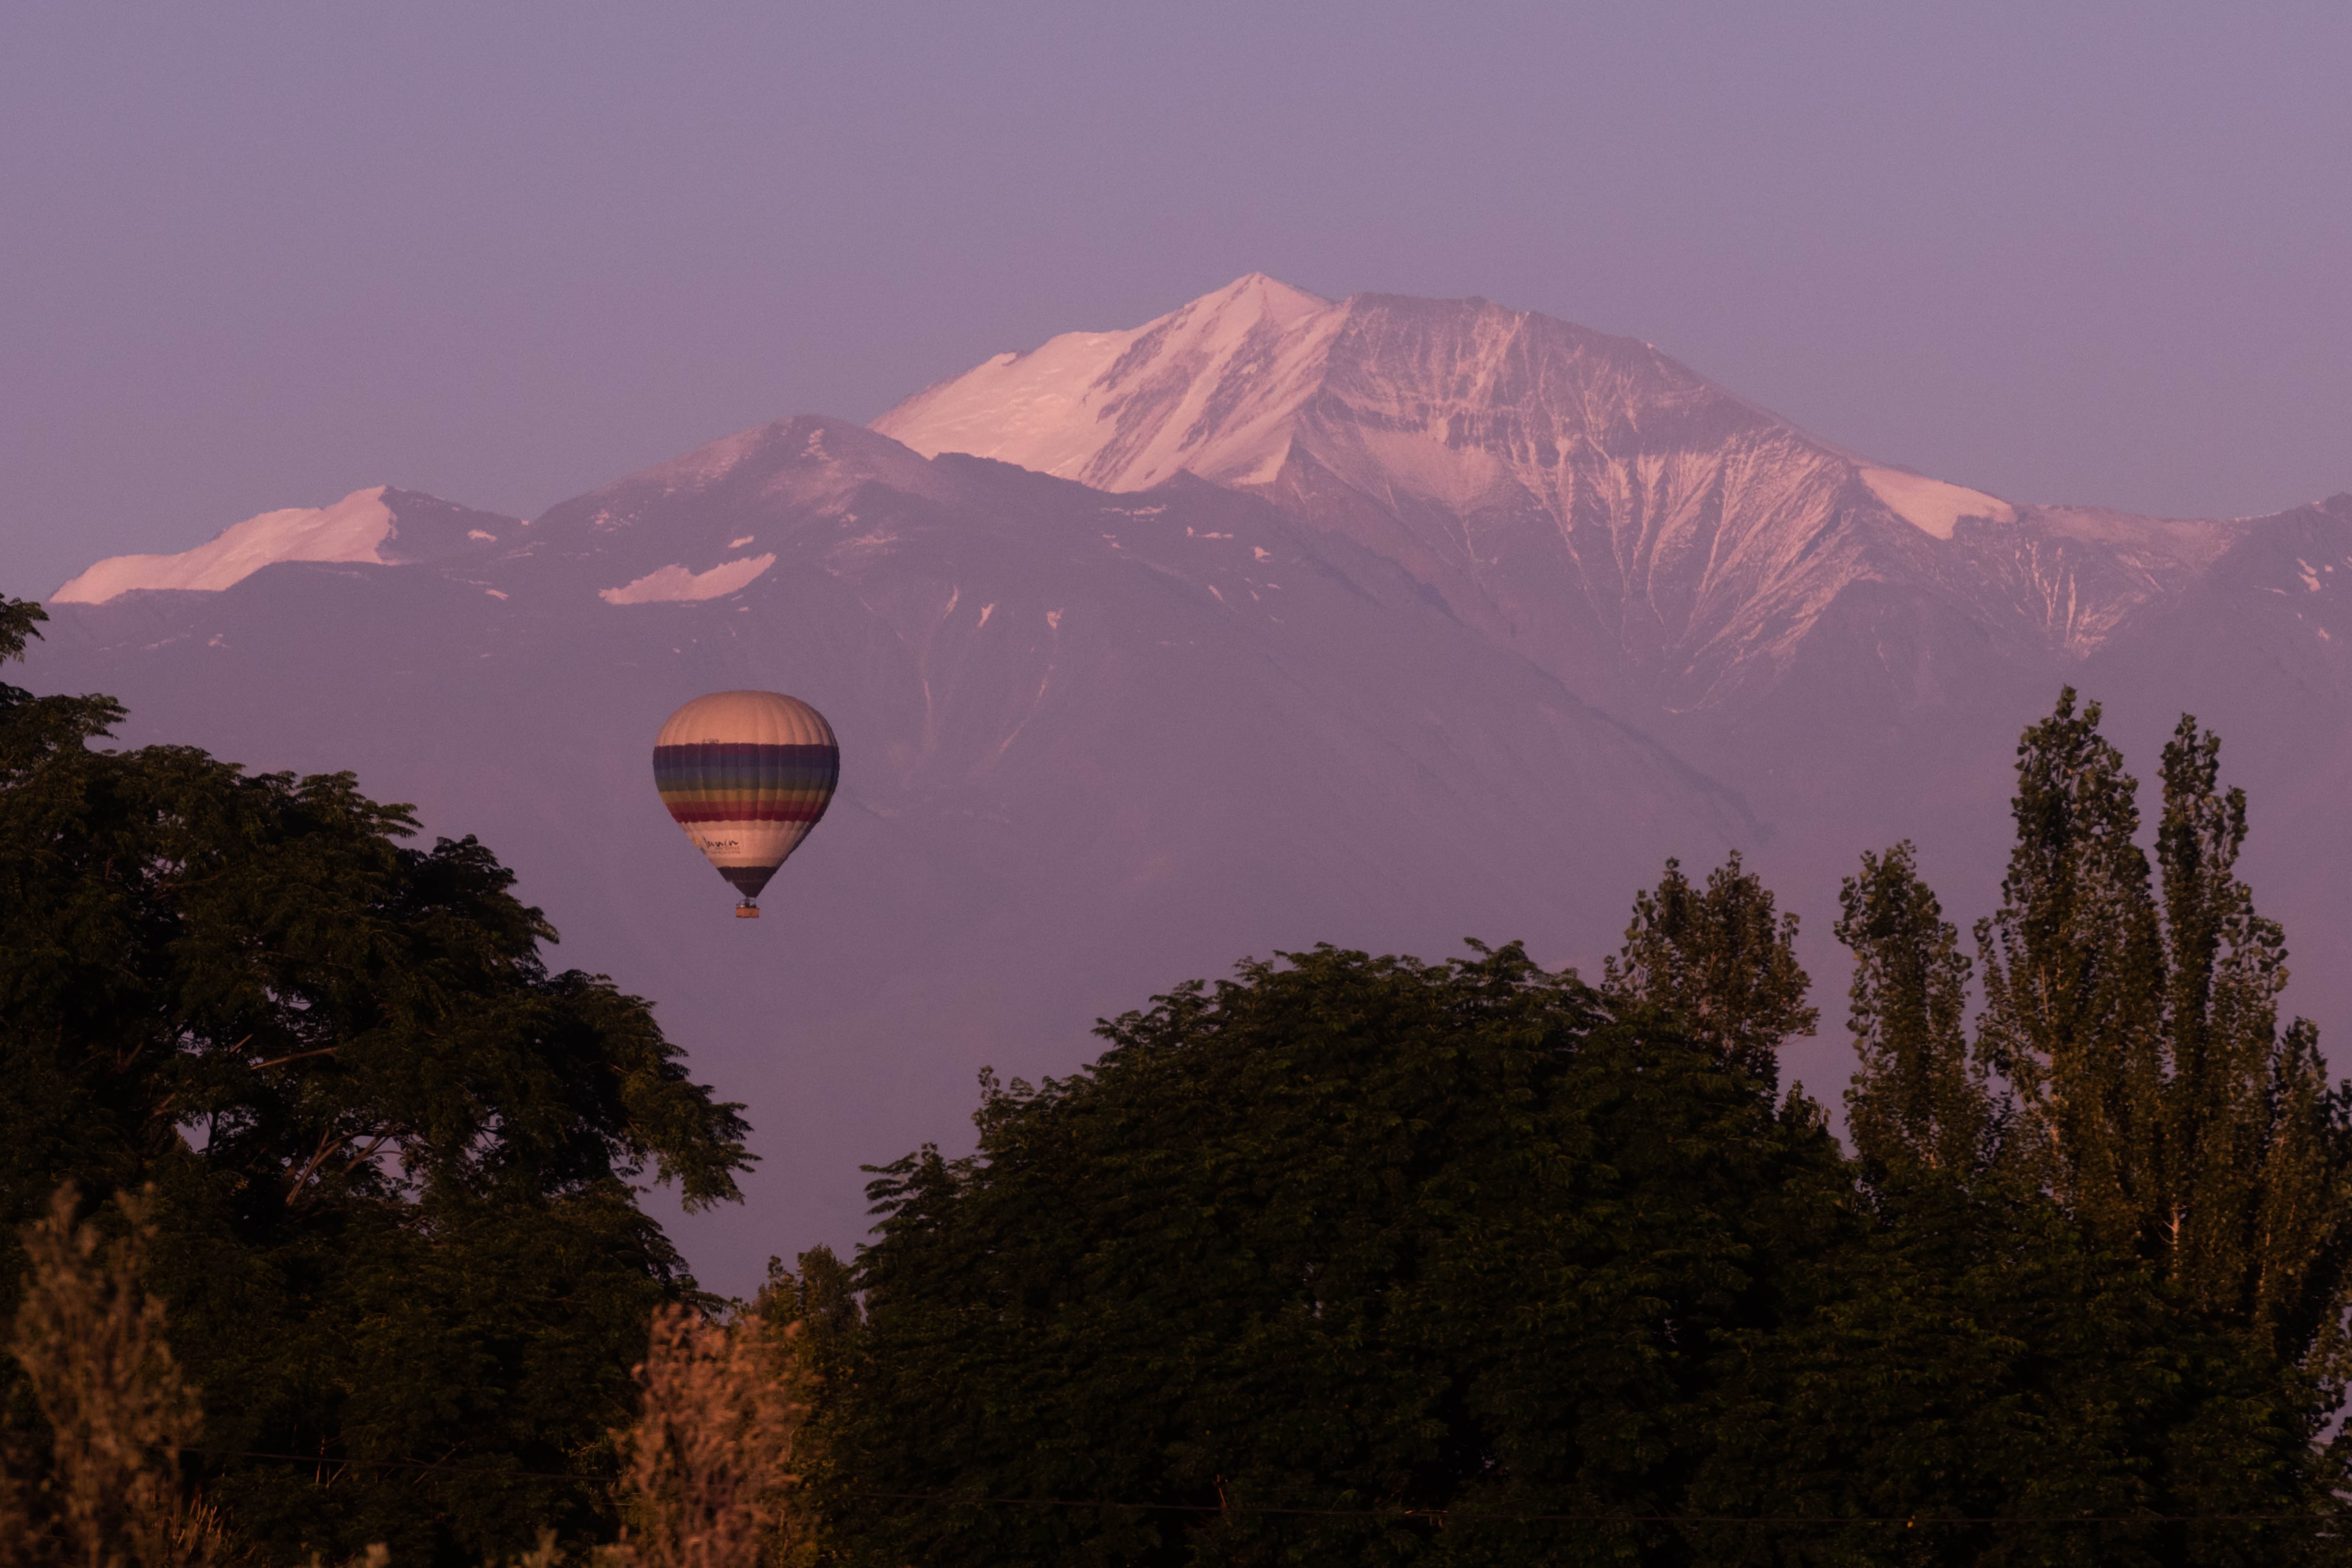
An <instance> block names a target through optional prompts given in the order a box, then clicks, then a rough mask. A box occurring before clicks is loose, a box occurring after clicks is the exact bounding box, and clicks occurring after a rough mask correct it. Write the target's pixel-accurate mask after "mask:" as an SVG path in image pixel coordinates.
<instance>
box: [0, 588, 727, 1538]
mask: <svg viewBox="0 0 2352 1568" xmlns="http://www.w3.org/2000/svg"><path fill="white" fill-rule="evenodd" d="M40 618H41V615H40V611H39V610H38V608H37V606H33V605H23V604H7V605H0V656H15V655H18V654H21V652H22V650H23V648H24V647H25V644H26V638H27V637H32V636H37V635H38V628H37V624H36V623H37V621H38V620H39V619H40ZM120 715H121V710H120V708H119V707H117V706H116V705H115V704H113V703H112V702H110V701H109V700H106V699H102V698H78V699H61V698H38V699H37V698H33V697H31V696H29V695H28V694H27V693H26V692H24V691H22V690H20V689H16V688H14V687H7V688H5V689H0V1081H5V1084H6V1085H7V1089H8V1092H7V1093H6V1094H5V1096H0V1202H5V1205H7V1212H8V1214H9V1215H10V1216H11V1217H12V1219H13V1221H14V1222H15V1223H13V1224H11V1225H9V1226H6V1227H5V1230H6V1231H7V1233H8V1234H9V1235H10V1237H13V1234H14V1231H15V1229H16V1225H20V1224H22V1223H24V1222H26V1221H28V1220H31V1219H33V1218H34V1217H36V1216H37V1215H39V1214H40V1213H42V1212H43V1210H44V1208H45V1206H46V1205H47V1201H48V1199H49V1196H50V1194H52V1193H53V1192H54V1191H55V1190H56V1189H57V1188H58V1185H59V1184H61V1183H64V1182H67V1181H71V1182H73V1183H74V1184H77V1185H78V1186H79V1189H80V1190H81V1191H83V1192H85V1193H88V1194H92V1195H93V1198H94V1199H95V1198H100V1197H103V1196H104V1195H105V1194H110V1193H115V1192H126V1191H136V1190H138V1189H140V1188H142V1187H143V1186H146V1185H148V1184H152V1185H153V1187H154V1188H155V1191H156V1194H157V1196H156V1204H157V1210H156V1217H157V1220H158V1222H159V1226H160V1229H161V1238H160V1240H159V1242H158V1244H157V1247H156V1249H155V1255H154V1258H153V1261H152V1270H151V1279H152V1283H153V1284H154V1285H155V1286H156V1287H157V1288H158V1289H161V1291H162V1293H163V1296H164V1297H165V1299H166V1300H167V1303H168V1305H169V1309H170V1321H171V1325H172V1329H171V1332H172V1342H173V1350H174V1352H176V1353H177V1354H178V1356H179V1358H180V1360H181V1363H182V1364H183V1365H184V1366H185V1368H186V1369H187V1372H188V1373H189V1376H190V1378H191V1380H192V1381H193V1382H194V1384H196V1385H197V1386H198V1388H199V1389H200V1392H201V1396H202V1402H203V1406H204V1410H205V1439H204V1448H205V1454H204V1456H203V1458H202V1461H201V1466H200V1468H201V1470H202V1473H203V1474H204V1476H205V1481H206V1485H207V1489H208V1490H209V1491H210V1493H211V1495H212V1496H213V1497H214V1498H215V1500H216V1501H218V1502H220V1503H222V1504H224V1505H225V1506H226V1507H227V1508H228V1509H229V1510H230V1511H231V1512H232V1514H233V1515H234V1516H235V1518H236V1521H237V1522H238V1524H239V1525H240V1526H241V1527H242V1528H243V1529H244V1530H245V1531H246V1532H247V1534H248V1535H250V1536H251V1537H252V1538H254V1539H255V1540H257V1541H258V1542H262V1543H264V1544H266V1545H267V1546H268V1547H270V1548H271V1549H273V1550H274V1551H276V1552H282V1553H284V1554H285V1555H288V1556H289V1557H291V1556H298V1555H302V1554H307V1553H308V1552H311V1551H321V1552H330V1553H335V1552H350V1551H352V1550H356V1549H357V1548H358V1547H359V1546H361V1545H362V1544H364V1543H366V1542H373V1541H385V1542H391V1543H392V1544H393V1546H394V1550H395V1552H397V1553H398V1554H399V1556H400V1559H401V1560H402V1561H404V1562H406V1563H426V1562H434V1561H442V1562H452V1563H454V1562H467V1563H472V1562H478V1561H479V1560H480V1559H481V1557H482V1556H483V1555H484V1554H485V1553H486V1552H491V1551H506V1550H510V1549H514V1548H517V1547H520V1546H526V1545H528V1544H530V1541H531V1539H532V1537H533V1535H534V1533H535V1531H536V1530H537V1529H538V1528H539V1526H540V1525H541V1523H542V1522H544V1523H547V1524H551V1525H554V1526H557V1527H559V1528H561V1529H563V1530H565V1531H570V1532H572V1533H575V1534H576V1533H578V1532H580V1531H587V1530H591V1529H593V1528H595V1527H596V1524H597V1521H598V1519H599V1517H600V1515H601V1512H602V1510H604V1507H605V1505H604V1500H603V1498H604V1489H603V1487H602V1485H601V1483H600V1478H601V1477H602V1475H603V1474H604V1471H606V1470H608V1469H609V1467H610V1456H609V1454H608V1453H607V1452H605V1451H604V1435H605V1434H606V1432H607V1431H608V1430H609V1429H610V1428H612V1427H614V1426H621V1425H625V1422H626V1419H627V1415H628V1411H629V1407H630V1400H631V1394H632V1388H631V1384H630V1382H629V1368H630V1366H631V1364H632V1363H633V1362H635V1360H636V1359H637V1358H638V1357H639V1356H640V1355H641V1354H642V1353H643V1350H644V1345H645V1339H644V1334H645V1324H646V1320H647V1317H648V1315H649V1313H650V1312H651V1310H652V1309H653V1308H654V1307H655V1306H656V1305H657V1304H658V1303H660V1302H661V1301H663V1300H672V1299H677V1298H680V1297H687V1296H691V1295H692V1294H693V1293H694V1289H695V1288H694V1285H693V1281H692V1280H691V1279H690V1278H689V1277H688V1275H687V1273H686V1270H685V1268H684V1267H683V1265H682V1263H681V1261H680V1259H679V1258H678V1257H677V1253H676V1251H675V1250H674V1248H673V1247H671V1246H670V1244H669V1242H668V1241H667V1238H665V1237H664V1236H663V1235H662V1233H661V1230H660V1228H659V1226H657V1225H656V1224H655V1223H654V1221H653V1220H651V1219H650V1218H649V1217H647V1216H646V1215H645V1214H644V1213H643V1212H642V1211H641V1210H640V1209H639V1208H638V1206H637V1205H636V1201H635V1185H634V1184H635V1183H636V1182H637V1181H638V1180H639V1179H640V1178H641V1177H649V1178H651V1179H655V1180H659V1181H664V1182H672V1183H675V1184H676V1185H677V1188H678V1190H679V1192H680V1194H681V1195H682V1197H683V1199H684V1201H685V1202H686V1203H687V1205H688V1206H690V1207H691V1206H698V1205H708V1204H711V1203H715V1202H719V1201H724V1200H728V1199H731V1198H733V1197H734V1196H735V1195H736V1189H735V1181H734V1178H735V1173H737V1172H738V1171H740V1170H741V1169H743V1168H744V1167H745V1165H746V1164H747V1163H748V1162H749V1159H750V1156H749V1154H748V1153H747V1152H745V1150H744V1147H743V1137H744V1132H745V1128H744V1124H743V1122H742V1121H741V1119H740V1116H739V1115H738V1110H739V1108H738V1107H735V1106H732V1105H727V1104H721V1103H719V1102H718V1101H716V1100H714V1098H713V1097H712V1095H711V1094H710V1092H709V1090H708V1089H705V1088H703V1087H702V1086H700V1085H698V1084H696V1083H694V1082H693V1081H692V1080H691V1079H689V1078H688V1074H687V1071H686V1068H685V1066H684V1064H683V1062H682V1061H681V1060H680V1059H679V1054H678V1052H677V1047H674V1046H673V1045H671V1044H670V1043H669V1042H668V1041H667V1040H666V1039H665V1038H664V1037H663V1036H662V1034H661V1031H660V1029H659V1028H658V1027H657V1026H656V1024H655V1022H654V1020H653V1017H652V1015H651V1013H650V1011H649V1009H648V1008H647V1006H646V1004H645V1003H644V1002H642V1001H640V1000H639V999H637V998H635V997H632V996H628V995H625V994H622V993H620V992H619V991H617V990H615V989H614V986H613V985H612V984H611V983H610V982H609V981H607V980H605V979H604V978H603V977H602V976H598V975H592V974H586V973H580V972H578V971H564V972H561V973H553V972H551V971H550V970H549V968H548V966H547V965H546V963H545V962H544V960H543V959H542V957H541V946H542V944H543V943H546V942H551V941H552V940H553V939H554V935H555V933H554V931H553V930H552V928H551V927H550V925H549V924H548V922H547V921H546V920H545V918H544V917H543V916H542V915H541V912H540V911H539V910H535V909H532V908H530V907H529V906H527V905H525V904H523V903H521V902H520V900H517V899H515V898H514V897H513V895H512V893H511V891H510V890H509V889H510V887H511V885H512V882H513V880H514V879H513V875H512V873H511V872H509V871H508V870H507V869H506V868H504V867H502V866H500V865H499V862H498V861H497V859H496V858H494V857H493V856H492V855H491V854H490V853H489V851H488V850H487V849H486V848H484V847H482V846H481V845H479V844H478V843H476V842H475V841H474V840H473V839H471V838H465V839H460V840H456V841H451V840H448V839H442V840H439V841H437V842H436V843H435V844H434V845H433V846H432V847H430V848H422V847H415V846H413V845H412V844H410V843H408V842H407V840H408V839H410V838H411V837H413V836H414V833H415V819H414V817H413V816H412V815H411V813H410V812H409V810H408V809H407V808H406V807H404V806H398V805H381V804H379V803H377V802H374V801H372V800H370V799H369V798H367V796H365V795H363V794H362V793H361V792H360V790H359V788H358V786H357V784H356V781H355V780H354V779H353V778H352V775H350V774H348V773H341V774H328V775H320V776H312V777H307V778H297V777H295V776H294V775H292V774H289V773H265V774H259V775H248V774H247V773H243V772H242V771H241V770H239V769H238V768H236V766H235V765H233V764H230V763H223V762H219V761H216V760H215V759H214V758H212V757H210V756H207V755H205V753H204V752H200V751H196V750H194V749H192V748H188V747H182V746H149V747H142V748H140V749H138V750H134V751H127V752H108V751H97V750H91V749H89V746H88V745H87V744H86V743H85V742H89V741H91V740H95V739H99V738H101V737H103V736H104V735H105V734H106V733H107V732H108V729H109V726H110V725H111V724H112V723H113V722H114V721H117V720H118V719H119V717H120ZM0 1245H5V1247H6V1249H7V1250H5V1252H0V1285H4V1286H5V1289H6V1291H7V1295H8V1299H9V1300H13V1299H14V1297H15V1294H16V1289H17V1285H16V1281H17V1280H18V1279H20V1278H21V1273H22V1267H23V1258H22V1255H21V1252H20V1251H18V1250H17V1249H16V1244H15V1242H14V1241H13V1239H11V1240H9V1241H7V1242H5V1244H0ZM0 1304H5V1303H0Z"/></svg>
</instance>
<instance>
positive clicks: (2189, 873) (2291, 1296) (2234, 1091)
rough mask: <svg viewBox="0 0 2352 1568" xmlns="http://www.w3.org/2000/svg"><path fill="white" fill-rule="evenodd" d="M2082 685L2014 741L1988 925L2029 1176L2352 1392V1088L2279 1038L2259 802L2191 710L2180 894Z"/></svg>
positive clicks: (2173, 828)
mask: <svg viewBox="0 0 2352 1568" xmlns="http://www.w3.org/2000/svg"><path fill="white" fill-rule="evenodd" d="M2074 701H2075V698H2074V691H2073V690H2072V689H2068V690H2066V691H2065V692H2063V694H2062V695H2061V697H2060V700H2059V703H2058V706H2057V709H2056V710H2055V711H2053V714H2052V716H2051V717H2050V718H2049V719H2047V720H2044V721H2042V722H2041V723H2039V724H2036V725H2034V726H2033V727H2032V728H2030V729H2029V730H2027V731H2026V732H2025V735H2024V738H2023V740H2022V742H2021V744H2020V747H2019V761H2018V795H2017V801H2016V818H2017V824H2018V842H2017V847H2016V850H2015V852H2014V854H2013V855H2012V857H2011V863H2010V875H2009V879H2008V880H2007V881H2006V882H2005V883H2004V884H2003V903H2002V907H2001V910H2000V912H1999V913H1998V914H1997V915H1996V916H1995V917H1994V918H1993V919H1992V920H1990V921H1986V922H1983V923H1982V924H1980V925H1979V928H1978V941H1979V947H1980V949H1981V950H1982V952H1983V954H1984V963H1985V972H1986V984H1985V999H1986V1009H1985V1014H1984V1017H1983V1019H1982V1021H1981V1024H1980V1026H1979V1049H1980V1051H1982V1052H1983V1053H1984V1054H1985V1055H1986V1056H1987V1057H1988V1058H1990V1059H1991V1060H1992V1061H1993V1062H1995V1063H1996V1064H1997V1065H1998V1066H1999V1067H2000V1068H2001V1069H2002V1070H2003V1071H2004V1072H2005V1073H2006V1075H2007V1076H2008V1078H2009V1079H2010V1081H2011V1083H2013V1084H2014V1085H2015V1087H2016V1089H2017V1093H2018V1098H2019V1100H2020V1104H2021V1116H2020V1118H2019V1127H2020V1131H2021V1133H2022V1134H2023V1136H2021V1137H2018V1138H2015V1139H2013V1140H2012V1144H2013V1146H2015V1147H2017V1148H2019V1149H2020V1150H2021V1152H2023V1155H2024V1158H2022V1159H2021V1160H2020V1161H2019V1163H2018V1167H2019V1170H2020V1172H2021V1173H2022V1174H2025V1175H2027V1176H2029V1177H2030V1178H2031V1179H2032V1180H2033V1181H2036V1182H2038V1183H2039V1184H2042V1186H2043V1187H2044V1188H2045V1189H2046V1190H2048V1191H2049V1192H2050V1193H2051V1194H2053V1196H2055V1197H2056V1198H2057V1199H2058V1200H2059V1201H2060V1202H2061V1203H2063V1205H2065V1206H2066V1208H2067V1210H2068V1211H2069V1212H2070V1213H2071V1214H2072V1215H2073V1216H2074V1219H2075V1221H2076V1223H2077V1224H2079V1225H2081V1226H2083V1227H2084V1230H2085V1231H2086V1232H2087V1233H2088V1234H2089V1235H2090V1236H2091V1237H2093V1238H2094V1240H2095V1242H2097V1243H2098V1244H2099V1245H2101V1246H2104V1247H2110V1248H2114V1249H2116V1250H2118V1251H2123V1252H2128V1253H2131V1254H2134V1255H2136V1256H2137V1257H2138V1258H2141V1259H2143V1260H2145V1261H2146V1262H2147V1263H2148V1264H2149V1265H2150V1266H2151V1267H2153V1268H2156V1269H2157V1270H2158V1272H2159V1273H2160V1274H2161V1275H2163V1276H2164V1277H2165V1278H2167V1279H2169V1280H2170V1281H2171V1282H2172V1283H2173V1284H2174V1285H2175V1286H2176V1287H2177V1288H2178V1289H2179V1290H2180V1291H2181V1292H2182V1293H2183V1295H2184V1296H2185V1298H2186V1299H2187V1300H2190V1301H2192V1302H2194V1303H2195V1304H2196V1305H2197V1306H2198V1307H2200V1309H2202V1310H2205V1311H2207V1312H2208V1313H2210V1314H2213V1315H2215V1316H2216V1317H2218V1318H2221V1319H2225V1320H2227V1321H2233V1322H2239V1323H2243V1324H2246V1325H2249V1326H2251V1327H2252V1328H2253V1329H2254V1330H2255V1331H2257V1332H2260V1333H2262V1334H2263V1335H2265V1336H2267V1337H2269V1339H2270V1340H2271V1341H2272V1342H2273V1343H2274V1345H2275V1347H2276V1349H2277V1351H2278V1353H2280V1354H2281V1355H2283V1356H2284V1357H2286V1358H2287V1359H2288V1360H2289V1361H2291V1362H2297V1363H2303V1364H2304V1365H2305V1366H2306V1367H2307V1368H2308V1369H2309V1370H2310V1371H2312V1372H2314V1373H2316V1374H2318V1375H2320V1376H2322V1377H2323V1378H2325V1379H2326V1380H2328V1381H2329V1382H2330V1383H2331V1384H2335V1385H2336V1386H2340V1385H2341V1383H2342V1380H2343V1378H2344V1377H2345V1375H2346V1373H2347V1370H2352V1367H2348V1366H2347V1360H2346V1344H2345V1339H2344V1330H2343V1323H2344V1319H2345V1314H2346V1312H2347V1309H2352V1091H2347V1089H2345V1088H2344V1087H2342V1086H2336V1087H2333V1088H2331V1086H2330V1084H2329V1081H2328V1075H2327V1069H2326V1063H2325V1061H2324V1060H2323V1058H2321V1057H2320V1054H2319V1046H2318V1032H2317V1030H2316V1029H2315V1028H2314V1027H2313V1026H2312V1025H2311V1024H2310V1023H2309V1022H2307V1021H2306V1020H2304V1019H2296V1020H2294V1022H2293V1023H2292V1024H2291V1025H2289V1026H2287V1027H2286V1028H2284V1030H2282V1029H2281V1028H2280V1026H2279V1021H2278V995H2279V993H2280V991H2281V989H2282V988H2283V987H2284V984H2285V983H2286V976H2287V971H2286V944H2285V937H2284V932H2283V931H2281V930H2280V929H2279V927H2278V926H2277V924H2276V923H2275V922H2273V921H2268V920H2265V919H2263V917H2262V916H2261V915H2259V914H2258V913H2256V912H2255V910H2254V906H2253V898H2252V892H2251V890H2250V889H2248V888H2247V887H2246V885H2245V884H2244V882H2242V880H2240V879H2239V878H2238V877H2237V874H2236V863H2237V858H2238V855H2239V852H2240V850H2241V849H2242V847H2243V845H2244V842H2245V837H2246V830H2247V828H2246V800H2245V795H2244V794H2243V792H2242V791H2240V790H2235V789H2231V790H2228V791H2224V790H2222V789H2221V782H2220V780H2221V771H2220V770H2221V763H2220V756H2221V742H2220V741H2219V739H2218V738H2217V737H2215V736H2213V735H2212V734H2210V733H2209V732H2207V731H2203V730H2201V729H2200V727H2199V726H2198V724H2197V722H2196V721H2195V720H2194V719H2191V718H2189V717H2186V716H2184V717H2183V718H2182V720H2181V721H2180V724H2179V728H2178V729H2177V730H2176V731H2175V732H2174V735H2173V738H2172V740H2171V742H2170V743H2169V744H2168V745H2167V746H2166V748H2165V752H2164V760H2163V810H2162V815H2161V816H2160V818H2159V819H2158V830H2157V857H2158V867H2159V868H2160V871H2161V899H2160V900H2159V899H2158V894H2157V892H2156V890H2155V889H2154V888H2153V887H2152V885H2151V884H2152V878H2151V874H2150V869H2149V867H2148V863H2147V857H2146V856H2145V855H2144V854H2143V853H2142V852H2141V850H2140V848H2139V847H2138V845H2137V842H2136V836H2137V832H2138V828H2139V820H2140V819H2139V813H2138V808H2137V803H2136V800H2135V794H2136V787H2137V786H2136V785H2135V784H2134V782H2133V781H2132V779H2131V778H2130V777H2129V775H2127V774H2126V773H2124V771H2123V765H2122V763H2123V760H2122V757H2121V755H2120V753H2118V752H2116V749H2115V748H2114V747H2113V746H2112V745H2111V744H2109V743H2108V742H2106V741H2105V738H2103V737H2102V736H2100V735H2099V734H2098V732H2097V731H2098V721H2099V709H2098V705H2097V704H2095V703H2093V704H2090V705H2089V706H2087V707H2086V708H2084V709H2083V710H2081V711H2080V712H2079V713H2077V712H2076V710H2075V707H2074Z"/></svg>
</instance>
